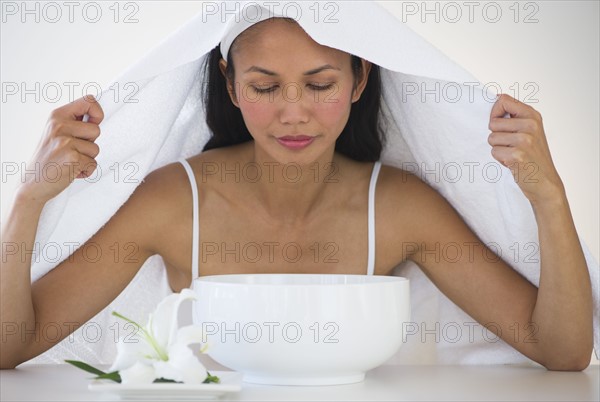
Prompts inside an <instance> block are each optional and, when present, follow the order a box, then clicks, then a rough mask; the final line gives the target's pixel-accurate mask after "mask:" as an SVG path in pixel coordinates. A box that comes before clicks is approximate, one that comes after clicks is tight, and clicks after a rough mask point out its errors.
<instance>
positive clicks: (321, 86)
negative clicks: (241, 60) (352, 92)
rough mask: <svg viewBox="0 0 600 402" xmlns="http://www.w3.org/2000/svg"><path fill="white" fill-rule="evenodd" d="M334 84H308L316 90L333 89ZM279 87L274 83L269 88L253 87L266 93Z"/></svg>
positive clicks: (259, 91) (261, 92)
mask: <svg viewBox="0 0 600 402" xmlns="http://www.w3.org/2000/svg"><path fill="white" fill-rule="evenodd" d="M333 85H334V84H327V85H314V84H308V87H310V88H311V89H313V90H315V91H326V90H328V89H331V88H332V87H333ZM276 88H277V85H274V86H272V87H269V88H257V87H254V86H253V87H252V89H253V90H254V91H256V92H258V93H260V94H264V93H269V92H273V91H275V89H276Z"/></svg>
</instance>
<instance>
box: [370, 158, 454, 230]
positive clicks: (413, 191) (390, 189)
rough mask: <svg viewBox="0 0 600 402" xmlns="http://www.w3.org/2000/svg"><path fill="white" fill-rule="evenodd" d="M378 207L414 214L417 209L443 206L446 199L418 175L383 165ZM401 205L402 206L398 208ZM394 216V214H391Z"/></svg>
mask: <svg viewBox="0 0 600 402" xmlns="http://www.w3.org/2000/svg"><path fill="white" fill-rule="evenodd" d="M377 193H378V196H379V199H380V201H378V207H381V208H382V209H384V210H386V211H390V212H391V211H396V212H400V215H398V214H396V215H398V216H399V217H401V218H403V221H404V222H406V220H405V219H404V218H406V217H410V216H414V213H415V212H416V211H423V209H424V208H425V209H427V208H438V207H442V206H443V204H445V203H447V202H446V200H445V199H444V198H443V197H442V196H441V195H440V194H439V193H438V192H437V191H436V190H435V189H434V188H433V187H431V186H430V185H429V184H427V183H426V182H424V181H423V180H421V179H420V178H419V177H418V176H417V175H415V174H413V173H411V172H408V171H406V170H404V169H400V168H397V167H394V166H390V165H382V166H381V171H380V174H379V179H378V181H377ZM399 205H401V206H402V208H400V209H399V208H398V206H399ZM390 216H392V215H390Z"/></svg>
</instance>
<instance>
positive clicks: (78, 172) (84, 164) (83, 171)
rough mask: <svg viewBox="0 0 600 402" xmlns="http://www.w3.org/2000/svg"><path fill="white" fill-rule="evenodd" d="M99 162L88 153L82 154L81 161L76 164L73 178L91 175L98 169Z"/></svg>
mask: <svg viewBox="0 0 600 402" xmlns="http://www.w3.org/2000/svg"><path fill="white" fill-rule="evenodd" d="M96 166H97V163H96V161H95V160H94V159H93V158H90V157H89V156H87V155H80V156H79V161H78V162H77V163H76V164H75V167H74V170H73V173H74V176H73V178H74V179H75V178H82V177H89V176H91V174H92V173H93V172H94V170H96Z"/></svg>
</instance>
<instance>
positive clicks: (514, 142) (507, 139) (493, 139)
mask: <svg viewBox="0 0 600 402" xmlns="http://www.w3.org/2000/svg"><path fill="white" fill-rule="evenodd" d="M488 143H489V144H490V145H491V146H503V147H518V146H528V145H530V144H531V143H532V138H531V134H529V133H522V132H517V133H507V132H502V131H494V132H492V133H491V134H490V135H489V136H488Z"/></svg>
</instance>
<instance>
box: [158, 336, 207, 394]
mask: <svg viewBox="0 0 600 402" xmlns="http://www.w3.org/2000/svg"><path fill="white" fill-rule="evenodd" d="M154 368H155V369H156V376H157V377H159V378H160V377H163V378H168V379H171V380H175V381H182V382H184V383H186V384H201V383H202V382H203V381H204V380H206V377H208V372H207V371H206V368H205V367H204V365H202V363H201V362H200V360H198V357H197V356H195V355H194V354H193V352H192V350H191V349H190V348H189V347H187V346H186V345H183V344H173V345H171V347H170V348H169V360H168V361H157V362H155V363H154Z"/></svg>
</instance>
